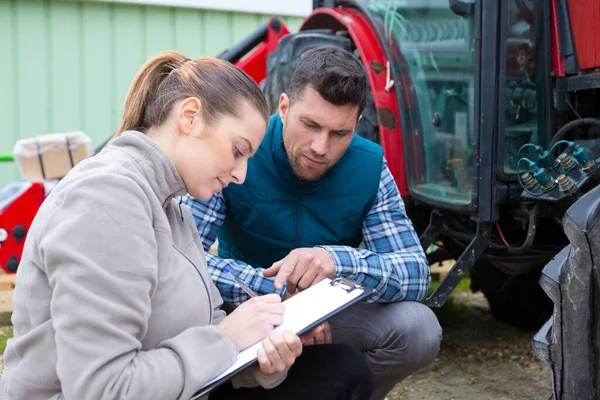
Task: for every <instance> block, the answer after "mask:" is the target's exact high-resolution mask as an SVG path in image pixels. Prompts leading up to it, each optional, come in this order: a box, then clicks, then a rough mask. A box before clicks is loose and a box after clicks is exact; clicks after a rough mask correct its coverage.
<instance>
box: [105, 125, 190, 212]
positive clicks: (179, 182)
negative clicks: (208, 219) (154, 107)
mask: <svg viewBox="0 0 600 400" xmlns="http://www.w3.org/2000/svg"><path fill="white" fill-rule="evenodd" d="M107 149H113V150H118V151H123V152H125V153H126V154H128V155H129V156H130V157H131V160H130V162H129V165H127V168H129V169H130V170H132V171H134V172H137V173H139V174H140V175H142V176H143V177H144V178H145V179H146V180H147V181H148V184H149V185H150V187H151V189H152V191H153V192H154V193H155V194H156V197H157V198H159V199H160V200H161V201H162V202H163V208H164V207H166V205H167V204H169V202H170V201H171V199H172V198H173V197H174V196H180V195H183V194H186V193H187V188H186V187H185V184H184V182H183V179H181V175H179V172H178V171H177V168H175V164H173V161H171V159H170V158H169V157H168V156H167V154H166V153H165V152H164V151H162V149H161V148H160V147H158V145H157V144H156V143H155V142H154V141H152V140H151V139H150V138H148V137H147V136H146V135H144V134H143V133H141V132H138V131H125V132H123V133H122V134H121V136H119V137H118V138H116V139H114V140H112V141H111V142H110V143H109V145H108V146H107Z"/></svg>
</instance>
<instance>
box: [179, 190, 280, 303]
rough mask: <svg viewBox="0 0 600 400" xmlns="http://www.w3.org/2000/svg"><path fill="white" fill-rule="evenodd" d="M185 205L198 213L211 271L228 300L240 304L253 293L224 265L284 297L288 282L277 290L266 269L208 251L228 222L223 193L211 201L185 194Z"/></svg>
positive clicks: (251, 283)
mask: <svg viewBox="0 0 600 400" xmlns="http://www.w3.org/2000/svg"><path fill="white" fill-rule="evenodd" d="M182 204H184V205H186V206H187V207H189V209H190V211H191V212H192V215H193V216H194V221H195V223H196V227H197V228H198V233H199V234H200V238H201V239H202V245H203V246H204V251H205V252H206V261H207V264H208V271H209V272H210V275H211V277H212V280H213V282H214V283H215V285H216V286H217V288H218V289H219V293H220V294H221V297H222V298H223V301H224V302H225V303H230V304H235V305H240V304H241V303H243V302H245V301H246V300H248V299H250V296H248V295H247V294H246V292H244V291H243V290H242V288H240V287H239V286H238V285H236V284H235V282H234V281H233V279H231V276H230V275H229V274H226V273H225V272H223V268H224V267H228V268H229V270H230V271H231V272H233V273H234V274H235V275H236V276H238V277H239V278H240V279H241V280H242V281H244V282H246V283H247V284H248V286H250V288H251V289H252V290H254V291H255V292H257V293H259V294H267V293H279V295H281V296H283V293H284V292H285V285H284V287H283V288H282V289H281V290H279V291H276V290H275V288H274V287H273V282H274V279H275V278H265V277H263V276H262V271H263V270H264V268H254V267H252V266H250V265H248V264H246V263H245V262H242V261H238V260H233V259H223V258H219V257H217V256H214V255H212V254H210V253H209V252H208V251H209V249H210V246H212V245H213V243H214V242H215V240H216V238H217V233H218V231H219V228H221V225H223V221H225V214H226V212H227V205H226V203H225V199H224V198H223V194H222V193H217V194H215V195H214V196H213V197H212V198H211V199H210V200H209V201H202V200H198V199H196V198H194V197H192V196H190V195H189V194H188V195H186V196H183V198H182Z"/></svg>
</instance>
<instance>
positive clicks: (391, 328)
mask: <svg viewBox="0 0 600 400" xmlns="http://www.w3.org/2000/svg"><path fill="white" fill-rule="evenodd" d="M387 306H389V307H390V309H389V310H388V313H386V314H388V318H390V320H389V321H388V323H387V324H386V325H387V332H386V334H385V335H384V336H383V338H382V339H383V341H382V343H381V344H380V346H379V350H378V351H379V352H383V353H382V354H380V356H381V357H382V358H388V360H386V361H387V362H385V364H388V368H389V367H390V366H391V365H396V367H397V368H398V372H399V373H401V375H406V376H408V375H409V374H411V373H413V372H416V371H418V370H420V369H423V368H425V367H426V366H428V365H429V364H431V363H432V362H433V360H435V358H436V357H437V354H438V352H439V350H440V343H441V340H442V328H441V326H440V324H439V322H438V320H437V317H436V316H435V314H434V313H433V311H432V310H431V309H430V308H429V307H427V306H426V305H424V304H421V303H417V302H400V303H393V304H388V305H386V307H387ZM389 358H393V360H391V359H389ZM394 361H395V362H394ZM390 364H391V365H390Z"/></svg>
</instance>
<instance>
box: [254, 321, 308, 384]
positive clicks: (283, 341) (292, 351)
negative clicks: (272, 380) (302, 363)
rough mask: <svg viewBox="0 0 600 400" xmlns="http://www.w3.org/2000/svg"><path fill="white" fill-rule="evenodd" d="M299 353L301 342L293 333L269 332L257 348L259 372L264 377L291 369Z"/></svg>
mask: <svg viewBox="0 0 600 400" xmlns="http://www.w3.org/2000/svg"><path fill="white" fill-rule="evenodd" d="M301 353H302V342H301V341H300V338H299V337H298V336H297V335H296V334H295V333H293V332H292V331H290V330H285V331H283V333H281V332H279V331H274V332H271V334H270V335H269V337H268V338H266V339H265V340H264V341H263V343H262V346H261V347H259V348H258V353H257V355H258V365H259V368H260V372H262V373H263V374H266V375H271V374H276V373H278V372H282V371H284V370H285V369H286V368H289V367H291V366H292V364H293V363H294V361H296V358H298V356H300V354H301Z"/></svg>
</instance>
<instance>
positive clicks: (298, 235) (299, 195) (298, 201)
mask: <svg viewBox="0 0 600 400" xmlns="http://www.w3.org/2000/svg"><path fill="white" fill-rule="evenodd" d="M297 189H298V190H297V195H296V248H299V247H300V242H301V236H302V231H301V229H300V206H301V203H302V186H301V184H300V182H298V186H297Z"/></svg>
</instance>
